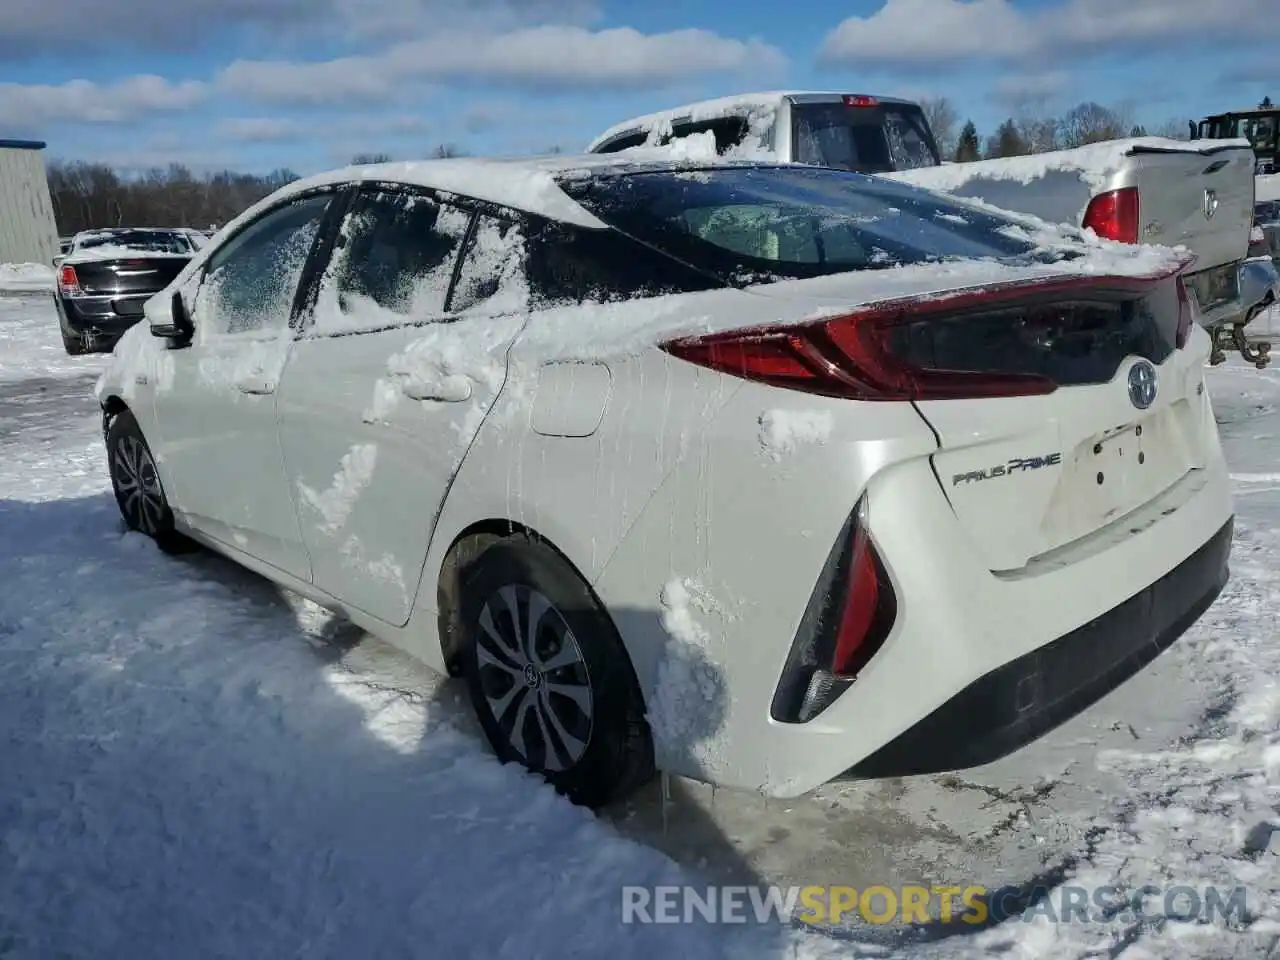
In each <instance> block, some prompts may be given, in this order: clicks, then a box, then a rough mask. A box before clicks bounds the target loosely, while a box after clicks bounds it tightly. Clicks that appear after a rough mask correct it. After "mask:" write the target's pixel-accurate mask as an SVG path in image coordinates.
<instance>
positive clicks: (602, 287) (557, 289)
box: [528, 223, 720, 308]
mask: <svg viewBox="0 0 1280 960" xmlns="http://www.w3.org/2000/svg"><path fill="white" fill-rule="evenodd" d="M528 257H529V259H528V271H529V292H530V297H531V305H532V306H533V307H535V308H537V307H555V306H562V305H567V304H576V303H587V302H592V303H607V302H612V301H619V300H636V299H643V298H647V297H660V296H664V295H667V294H677V293H695V292H698V291H701V290H710V289H713V288H715V287H717V286H720V284H719V283H717V282H716V281H715V280H713V279H712V278H710V277H708V276H705V275H703V274H701V273H699V272H697V271H695V270H693V269H692V268H689V267H686V266H685V265H684V264H682V263H679V262H678V261H675V260H672V259H671V258H670V257H668V256H666V255H664V254H661V253H658V252H657V251H655V250H652V249H650V248H648V247H646V246H644V245H643V244H640V243H637V242H635V241H634V240H631V239H629V238H627V237H624V236H623V235H621V234H619V233H615V232H614V231H612V230H582V229H578V228H576V227H570V226H567V225H564V224H554V223H548V224H545V225H543V226H541V228H539V229H535V230H534V231H533V232H532V233H531V236H530V240H529V253H528Z"/></svg>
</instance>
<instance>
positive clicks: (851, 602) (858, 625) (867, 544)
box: [831, 500, 896, 679]
mask: <svg viewBox="0 0 1280 960" xmlns="http://www.w3.org/2000/svg"><path fill="white" fill-rule="evenodd" d="M866 520H867V511H866V501H865V500H864V501H863V502H862V504H861V505H860V506H859V509H858V513H857V515H856V518H855V520H854V524H853V536H852V542H851V543H850V559H849V575H848V577H847V578H846V581H845V585H844V586H845V590H844V609H843V610H841V611H840V627H839V629H838V630H837V632H836V644H835V652H834V653H833V655H832V657H831V673H832V674H833V675H834V676H837V677H847V678H850V679H852V678H853V677H855V676H857V675H858V672H859V671H860V670H861V669H862V668H863V667H865V666H866V665H867V661H868V660H870V659H871V657H872V656H873V655H874V654H875V652H876V651H877V650H879V649H880V646H881V645H882V644H883V643H884V640H885V637H887V636H888V635H889V629H890V627H892V626H893V620H894V616H895V615H896V604H895V602H894V596H893V587H892V586H891V585H890V584H889V580H888V577H886V576H885V573H884V568H883V567H882V566H881V564H880V558H879V557H878V556H876V549H875V547H874V546H873V545H872V543H871V538H870V537H869V536H868V535H867V527H866Z"/></svg>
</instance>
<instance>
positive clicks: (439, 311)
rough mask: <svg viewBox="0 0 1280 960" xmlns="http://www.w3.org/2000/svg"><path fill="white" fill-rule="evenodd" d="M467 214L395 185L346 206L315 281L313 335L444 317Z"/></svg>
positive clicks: (368, 192) (363, 194) (371, 190)
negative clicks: (330, 252)
mask: <svg viewBox="0 0 1280 960" xmlns="http://www.w3.org/2000/svg"><path fill="white" fill-rule="evenodd" d="M470 223H471V213H470V211H467V210H462V209H459V208H457V207H452V206H448V205H444V204H440V203H438V202H437V201H436V200H434V199H433V198H431V197H429V196H426V195H423V194H419V193H414V192H410V191H406V190H399V189H394V188H369V189H366V190H364V191H362V192H361V193H360V194H359V195H358V196H357V197H356V199H355V202H354V203H353V204H352V207H351V209H350V211H348V213H347V215H346V217H345V219H344V220H343V222H342V227H341V229H340V230H339V234H338V239H337V241H336V243H335V244H334V252H333V257H332V259H331V260H330V263H329V268H328V270H327V271H326V272H325V276H324V279H323V281H322V282H321V292H320V297H319V300H318V303H317V306H316V313H315V330H316V332H317V333H325V332H334V331H337V330H342V331H350V330H369V329H381V328H386V327H388V326H396V325H399V324H403V323H405V322H407V321H410V320H415V321H416V320H430V319H433V318H435V317H439V316H441V315H443V313H444V310H445V296H446V295H447V293H448V291H449V282H450V280H451V279H452V278H453V268H454V263H455V262H456V260H457V256H458V253H459V251H460V250H461V247H462V241H463V238H464V237H465V236H466V233H467V227H468V226H469V225H470Z"/></svg>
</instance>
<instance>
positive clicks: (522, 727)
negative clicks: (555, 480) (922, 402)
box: [460, 537, 653, 807]
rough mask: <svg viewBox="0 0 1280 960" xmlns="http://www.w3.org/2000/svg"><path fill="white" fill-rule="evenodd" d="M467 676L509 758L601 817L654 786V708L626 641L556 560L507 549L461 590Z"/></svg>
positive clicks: (540, 550) (536, 547) (498, 749)
mask: <svg viewBox="0 0 1280 960" xmlns="http://www.w3.org/2000/svg"><path fill="white" fill-rule="evenodd" d="M461 584H462V589H461V597H460V602H461V611H460V612H461V617H460V627H461V634H462V636H461V641H462V646H461V650H460V655H461V662H462V671H463V675H464V676H465V678H466V681H467V687H468V690H469V692H470V695H471V701H472V705H473V706H474V707H475V711H476V716H477V717H478V718H479V721H480V726H481V727H482V728H483V729H484V732H485V736H486V737H487V738H488V740H489V743H490V744H491V745H492V747H493V749H494V752H495V753H496V754H497V755H498V758H499V759H500V760H502V761H503V762H504V763H508V762H515V763H520V764H522V765H524V766H525V767H527V768H528V769H529V770H531V771H533V772H535V773H539V774H541V775H542V776H543V777H545V778H546V780H547V781H548V782H550V783H551V784H552V785H553V786H554V787H555V788H556V789H557V790H559V791H560V792H561V793H563V794H565V795H566V796H567V797H569V799H571V800H572V801H573V802H575V803H579V804H582V805H584V806H588V807H599V806H602V805H604V804H606V803H609V802H611V801H613V800H618V799H621V798H623V797H625V796H627V795H628V794H630V793H632V792H633V791H634V790H635V789H636V788H637V787H639V786H640V785H641V784H643V783H644V782H645V781H646V780H648V779H649V778H650V777H651V776H652V775H653V743H652V739H651V736H650V733H649V728H648V725H647V724H646V722H645V719H644V700H643V697H642V696H641V693H640V688H639V685H638V684H637V682H636V678H635V672H634V671H633V669H632V667H631V661H630V658H629V657H628V656H627V651H626V648H625V647H624V646H623V644H622V639H621V638H620V637H619V636H618V631H617V629H616V628H615V627H614V625H613V621H612V620H611V619H610V617H609V615H608V613H607V612H606V611H605V609H604V607H603V606H602V605H601V603H600V601H599V600H598V599H597V598H596V596H595V595H594V593H593V592H592V591H591V588H590V587H589V586H588V585H587V584H586V583H585V582H584V581H583V579H582V578H581V577H580V576H579V575H578V573H577V572H576V571H575V570H574V569H573V568H572V567H571V566H570V565H569V564H568V563H567V562H566V561H565V560H564V559H563V558H562V557H561V556H560V555H559V554H558V553H556V552H555V551H554V550H552V549H551V548H550V547H548V546H546V545H545V544H543V543H539V542H538V541H536V540H532V539H528V538H524V537H518V538H512V539H507V540H502V541H499V542H497V543H495V544H493V545H492V546H490V547H489V548H488V549H486V550H485V551H484V552H483V553H481V554H480V555H479V556H478V557H476V558H475V559H474V560H473V561H471V562H470V563H469V564H468V565H467V567H466V569H465V570H463V572H462V578H461Z"/></svg>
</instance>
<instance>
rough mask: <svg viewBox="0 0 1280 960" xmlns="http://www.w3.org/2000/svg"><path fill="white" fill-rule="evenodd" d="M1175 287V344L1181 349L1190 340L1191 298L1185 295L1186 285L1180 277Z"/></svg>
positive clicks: (1192, 316)
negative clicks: (1176, 312)
mask: <svg viewBox="0 0 1280 960" xmlns="http://www.w3.org/2000/svg"><path fill="white" fill-rule="evenodd" d="M1176 285H1177V288H1178V338H1177V341H1176V342H1177V345H1178V348H1179V349H1181V348H1182V347H1185V346H1186V345H1187V342H1188V341H1189V340H1190V339H1191V325H1192V323H1194V322H1195V317H1194V314H1193V311H1192V309H1191V296H1190V294H1188V293H1187V285H1186V283H1185V282H1184V281H1183V279H1182V277H1178V279H1177V281H1176ZM1166 329H1168V328H1166Z"/></svg>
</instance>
